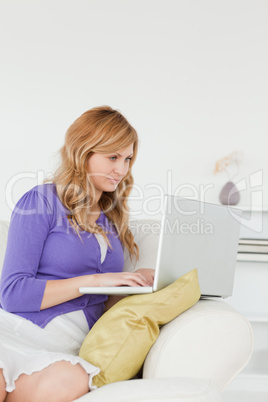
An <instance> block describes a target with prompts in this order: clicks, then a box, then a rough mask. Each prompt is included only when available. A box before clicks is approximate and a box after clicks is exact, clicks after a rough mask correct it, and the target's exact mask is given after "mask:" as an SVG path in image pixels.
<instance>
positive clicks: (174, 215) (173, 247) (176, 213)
mask: <svg viewBox="0 0 268 402" xmlns="http://www.w3.org/2000/svg"><path fill="white" fill-rule="evenodd" d="M163 206H164V207H163V212H164V213H163V216H162V221H161V229H160V236H159V244H158V251H157V258H156V267H155V278H154V283H153V286H152V287H142V286H139V287H138V286H137V287H129V286H115V287H81V288H80V289H79V291H80V293H88V294H107V295H120V294H123V295H127V294H144V293H151V292H155V291H157V290H160V289H162V288H163V287H165V286H167V285H169V284H170V283H172V282H174V281H175V280H176V279H178V278H179V277H181V276H182V275H184V274H186V273H187V272H189V271H191V270H192V269H194V268H197V271H198V278H199V284H200V289H201V294H202V296H203V297H228V296H231V295H232V292H233V283H234V274H235V266H236V258H237V247H238V241H239V234H240V220H241V215H242V211H240V210H239V209H236V208H231V207H229V206H223V205H216V204H210V203H205V202H201V201H196V200H191V199H186V198H181V197H176V196H171V195H165V196H164V200H163Z"/></svg>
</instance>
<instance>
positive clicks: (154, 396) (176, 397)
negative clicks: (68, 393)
mask: <svg viewBox="0 0 268 402" xmlns="http://www.w3.org/2000/svg"><path fill="white" fill-rule="evenodd" d="M77 401H79V402H90V401H93V402H104V401H105V402H106V401H109V402H128V401H129V402H134V401H135V402H153V401H159V402H160V401H165V402H166V401H168V402H221V401H223V399H222V396H221V394H220V392H219V391H218V390H217V389H216V388H215V387H214V385H213V383H212V382H211V381H210V380H207V379H204V380H200V379H195V378H191V379H190V378H157V379H142V380H130V381H122V382H118V383H114V384H109V385H106V386H105V387H101V388H98V389H96V390H94V391H92V392H89V393H88V394H86V395H84V396H82V397H81V398H79V399H77Z"/></svg>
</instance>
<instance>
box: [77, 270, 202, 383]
mask: <svg viewBox="0 0 268 402" xmlns="http://www.w3.org/2000/svg"><path fill="white" fill-rule="evenodd" d="M199 298H200V288H199V283H198V276H197V270H196V269H194V270H192V271H190V272H188V273H187V274H186V275H184V276H182V277H181V278H179V279H177V280H176V281H175V282H173V283H172V284H171V285H169V286H167V287H165V288H163V289H161V290H159V291H157V292H155V293H151V294H146V295H134V296H128V297H126V298H124V299H122V300H121V301H120V302H118V303H117V304H115V305H114V306H113V307H112V308H111V309H110V310H108V311H107V312H106V313H105V314H104V315H103V316H102V317H101V318H100V319H99V320H98V321H97V322H96V324H95V325H94V326H93V327H92V329H91V330H90V332H89V334H88V335H87V336H86V338H85V340H84V342H83V344H82V346H81V349H80V353H79V356H80V357H82V358H83V359H85V360H87V361H88V362H90V363H91V364H93V365H96V366H97V367H99V368H100V369H101V371H100V373H99V374H98V375H96V376H95V377H94V378H93V383H94V385H96V386H98V387H100V386H102V385H105V384H109V383H112V382H115V381H122V380H127V379H130V378H132V377H134V376H135V375H136V374H137V373H138V372H139V370H140V369H141V367H142V365H143V362H144V360H145V357H146V355H147V353H148V351H149V350H150V348H151V346H152V345H153V344H154V342H155V341H156V339H157V337H158V335H159V326H161V325H163V324H165V323H167V322H169V321H171V320H172V319H174V318H175V317H176V316H178V315H179V314H180V313H182V312H183V311H185V310H187V309H188V308H190V307H191V306H193V305H194V304H195V303H196V302H197V301H198V300H199Z"/></svg>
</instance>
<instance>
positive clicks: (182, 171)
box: [0, 0, 268, 219]
mask: <svg viewBox="0 0 268 402" xmlns="http://www.w3.org/2000/svg"><path fill="white" fill-rule="evenodd" d="M267 21H268V2H267V1H266V0H177V1H172V0H135V1H134V0H98V1H97V0H94V1H93V0H87V1H86V0H76V1H75V0H73V1H71V0H53V1H52V0H51V1H50V0H32V1H31V0H28V1H26V0H0V43H1V47H0V48H1V55H0V58H1V59H0V60H1V63H0V88H1V89H0V102H1V105H0V106H1V108H0V110H1V119H0V132H1V149H0V153H1V155H0V163H1V177H0V189H1V197H0V219H9V216H10V213H11V210H10V209H11V208H12V204H13V202H15V201H17V199H18V197H19V196H21V195H22V194H23V193H24V192H25V191H26V190H27V189H29V188H31V187H32V186H33V185H35V184H36V183H37V182H38V181H40V180H42V178H43V176H44V174H47V173H49V172H51V171H53V169H54V168H55V167H56V165H57V156H56V155H57V150H58V149H59V148H60V146H61V145H62V143H63V139H64V134H65V131H66V129H67V128H68V126H69V125H70V124H71V123H72V122H73V121H74V120H75V119H76V118H77V117H78V116H79V115H80V114H82V113H83V112H84V111H85V110H87V109H89V108H91V107H93V106H99V105H104V104H108V105H111V106H112V107H114V108H118V109H119V110H121V112H122V113H123V114H124V115H125V116H126V117H127V118H128V119H129V121H130V122H131V123H132V124H133V125H134V126H135V127H136V129H137V130H138V132H139V135H140V153H139V158H138V160H137V163H136V166H135V168H134V176H135V181H136V184H137V186H139V188H140V189H141V192H142V198H143V200H144V201H141V200H140V201H137V200H136V201H135V200H134V199H133V200H132V201H131V208H132V210H133V213H138V212H139V213H140V215H139V216H146V215H149V214H154V215H155V214H158V212H159V205H160V204H159V197H160V193H161V192H162V191H163V192H169V193H174V192H175V190H176V189H178V188H179V186H182V187H184V189H185V190H184V191H180V192H179V194H180V195H187V196H193V195H195V194H194V192H193V189H195V190H196V196H197V197H198V198H201V197H202V188H203V187H206V186H208V189H207V191H206V193H205V200H206V201H210V202H218V194H219V191H220V189H221V187H222V186H223V184H225V182H226V181H227V176H226V175H225V174H224V173H220V174H218V175H216V176H215V175H214V174H213V169H214V164H215V162H216V160H217V159H219V158H222V157H224V156H225V155H227V154H229V153H231V152H232V151H233V150H239V151H240V150H241V151H243V153H244V159H243V162H242V163H241V166H240V172H239V174H238V175H237V176H236V177H235V179H234V180H235V181H237V182H241V180H242V182H241V183H242V184H243V185H244V184H245V185H246V186H247V187H248V188H247V189H245V190H243V191H242V192H241V205H243V206H244V205H246V206H250V204H251V203H252V200H251V198H252V192H255V193H256V192H257V190H261V191H262V192H263V204H264V206H265V207H268V181H267V174H268V158H267V146H266V144H265V139H266V137H267V128H268V119H267V110H268V95H267V94H268V79H267V71H268V24H267ZM259 171H261V172H262V173H263V178H262V182H263V183H262V182H261V181H260V182H258V179H260V176H259V175H258V174H257V178H256V177H255V179H254V180H253V181H252V183H251V185H253V186H257V185H258V186H257V187H252V188H251V189H250V177H251V176H252V174H253V173H254V172H259ZM23 177H24V178H23ZM25 177H28V178H25ZM244 179H245V182H243V180H244ZM157 185H158V186H159V188H157ZM187 186H188V189H187V188H186V187H187ZM5 194H7V197H6V199H5ZM137 195H138V189H136V190H135V191H134V192H133V196H137ZM153 196H155V197H156V200H155V201H154V202H153V201H152V197H153ZM145 200H147V203H146V201H145ZM148 200H149V201H148ZM254 203H255V204H258V205H260V204H261V200H260V199H259V200H257V201H254Z"/></svg>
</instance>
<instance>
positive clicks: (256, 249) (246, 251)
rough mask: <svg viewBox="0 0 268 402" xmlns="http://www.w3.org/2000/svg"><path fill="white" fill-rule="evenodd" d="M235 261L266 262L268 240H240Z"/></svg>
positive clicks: (267, 258)
mask: <svg viewBox="0 0 268 402" xmlns="http://www.w3.org/2000/svg"><path fill="white" fill-rule="evenodd" d="M237 260H238V261H263V262H268V240H266V239H240V240H239V244H238V250H237Z"/></svg>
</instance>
